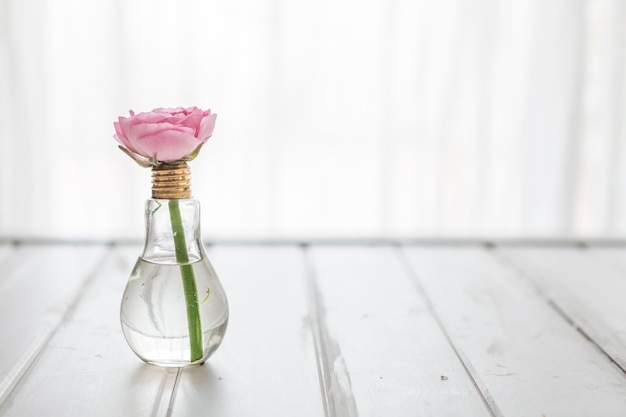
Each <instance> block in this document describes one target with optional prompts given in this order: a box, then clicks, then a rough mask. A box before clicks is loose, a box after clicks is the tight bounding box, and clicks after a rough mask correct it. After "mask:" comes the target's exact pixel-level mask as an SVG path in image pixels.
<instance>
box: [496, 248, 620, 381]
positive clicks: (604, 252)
mask: <svg viewBox="0 0 626 417" xmlns="http://www.w3.org/2000/svg"><path fill="white" fill-rule="evenodd" d="M500 252H501V253H502V255H503V256H504V257H505V258H506V259H508V260H509V261H510V262H511V263H512V264H513V265H515V267H516V268H518V269H519V270H520V271H522V273H523V274H524V276H526V277H527V278H528V279H529V280H530V281H531V282H532V283H533V284H534V285H535V286H536V287H537V288H538V290H539V291H540V293H541V294H542V295H543V296H544V297H545V298H546V299H548V300H550V301H551V302H552V303H554V304H555V306H556V307H557V308H558V309H559V310H560V311H561V312H562V313H563V314H564V315H565V316H567V317H568V319H569V320H572V322H573V323H574V324H575V325H576V326H577V327H578V328H579V329H580V330H581V331H582V332H584V334H585V335H587V336H588V337H590V338H591V339H592V340H593V341H594V342H595V343H597V344H598V345H599V347H600V348H601V349H602V350H603V351H604V352H606V354H607V355H609V356H610V357H611V358H612V359H613V360H614V361H615V362H616V363H617V364H619V366H620V367H621V368H622V369H623V370H626V301H625V300H624V296H625V295H626V249H624V248H602V249H601V248H595V249H593V248H591V249H586V248H552V249H542V250H537V249H534V248H509V249H504V250H502V251H500Z"/></svg>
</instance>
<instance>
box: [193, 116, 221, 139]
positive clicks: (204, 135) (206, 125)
mask: <svg viewBox="0 0 626 417" xmlns="http://www.w3.org/2000/svg"><path fill="white" fill-rule="evenodd" d="M210 112H211V111H210V110H209V115H208V116H206V117H205V118H204V119H202V122H200V131H199V132H198V135H197V136H198V139H199V140H200V141H202V142H206V141H207V140H209V138H210V137H211V136H212V135H213V130H214V129H215V119H217V113H214V114H210Z"/></svg>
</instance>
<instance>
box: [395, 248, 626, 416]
mask: <svg viewBox="0 0 626 417" xmlns="http://www.w3.org/2000/svg"><path fill="white" fill-rule="evenodd" d="M405 253H406V255H407V257H408V260H409V262H410V265H411V266H412V268H413V270H414V274H415V278H416V282H417V283H418V285H419V286H421V287H422V288H423V290H424V292H425V293H426V294H427V295H428V297H429V299H430V300H431V302H432V304H433V305H434V308H435V310H436V312H437V314H438V316H439V317H440V319H441V321H442V323H444V324H445V327H446V330H447V332H448V334H449V335H450V338H451V340H452V341H453V343H454V344H455V346H456V348H457V350H458V351H459V352H460V354H461V356H462V357H464V358H465V361H466V362H467V363H468V367H469V368H470V369H471V370H472V373H473V374H474V376H475V378H476V380H477V384H478V385H479V386H480V387H481V389H482V390H483V391H484V392H485V396H486V398H488V400H489V401H490V403H492V406H493V407H494V409H495V410H496V412H497V414H498V415H502V416H507V417H509V416H511V417H513V416H520V417H522V416H543V415H545V416H569V417H575V416H590V415H599V416H620V415H626V377H625V375H624V373H623V372H622V371H621V370H620V369H619V368H618V367H617V366H615V365H614V363H612V362H611V361H609V360H608V358H607V357H606V356H605V355H604V354H603V353H602V352H600V351H599V350H598V349H597V348H596V347H595V346H594V345H593V344H592V343H589V341H588V340H587V339H586V338H585V337H584V336H583V335H581V334H580V333H579V332H578V331H577V330H576V329H575V327H573V326H572V325H571V324H569V323H568V322H567V321H566V320H564V319H563V317H561V316H560V315H559V314H558V313H557V312H556V311H555V310H554V309H553V308H552V307H551V306H549V305H548V303H547V302H546V300H545V299H544V298H542V297H541V296H539V295H538V294H537V292H536V289H535V288H533V287H532V286H531V285H529V284H528V282H527V281H526V280H525V279H523V278H521V277H520V276H519V275H518V274H516V273H515V272H514V271H513V270H512V269H511V268H509V267H506V266H504V264H503V263H502V262H500V261H499V260H497V259H496V258H495V257H493V256H491V255H490V254H489V253H488V251H487V250H484V249H477V248H462V249H460V248H438V249H432V248H407V249H406V250H405Z"/></svg>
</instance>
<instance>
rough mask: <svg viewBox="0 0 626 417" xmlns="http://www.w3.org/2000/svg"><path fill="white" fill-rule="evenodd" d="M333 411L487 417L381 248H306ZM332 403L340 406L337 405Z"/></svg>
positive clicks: (405, 277)
mask: <svg viewBox="0 0 626 417" xmlns="http://www.w3.org/2000/svg"><path fill="white" fill-rule="evenodd" d="M310 257H311V262H310V266H311V274H312V278H313V280H314V281H313V283H314V286H315V288H314V289H313V291H317V292H318V296H317V297H316V300H315V301H316V303H317V304H318V309H319V314H318V315H319V321H320V324H319V327H320V338H321V339H322V341H321V342H322V345H323V346H322V350H323V352H322V353H324V354H325V355H326V357H325V358H323V359H324V360H325V361H326V362H327V366H328V370H329V373H331V377H330V378H329V380H330V381H329V384H328V385H329V388H330V389H332V392H331V393H330V394H331V395H330V396H329V397H330V398H331V399H332V398H337V397H339V398H341V397H344V398H346V401H344V403H345V402H347V403H348V404H340V406H336V407H335V410H332V408H331V411H334V415H337V416H343V415H349V413H352V412H354V410H352V409H351V408H350V407H349V405H350V404H349V401H347V399H349V397H350V396H352V398H353V401H354V405H355V409H356V411H357V412H358V415H359V416H408V415H429V416H460V415H467V416H489V415H490V411H489V409H488V407H487V405H486V404H485V402H484V400H483V399H482V397H481V395H480V393H479V392H478V390H477V389H476V387H475V385H474V384H473V382H472V379H471V377H470V376H469V375H468V373H467V371H466V370H465V369H464V367H463V364H462V363H461V361H460V360H459V358H458V357H457V356H456V354H455V352H454V350H453V349H452V347H451V346H450V344H449V342H448V341H447V339H446V336H445V335H444V333H443V332H442V330H441V328H440V327H439V325H438V323H437V321H436V320H435V318H434V317H433V316H432V314H431V312H430V310H429V308H428V306H427V305H426V304H425V303H424V301H423V299H421V297H420V295H419V293H418V292H417V291H416V289H415V287H414V286H413V283H412V282H411V279H410V276H409V274H408V272H407V268H406V265H404V264H402V262H401V258H400V257H399V256H398V253H397V252H395V251H394V250H393V249H391V248H389V247H313V248H312V249H311V250H310ZM340 407H343V409H341V408H340Z"/></svg>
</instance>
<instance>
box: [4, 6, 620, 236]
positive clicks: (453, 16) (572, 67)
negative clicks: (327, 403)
mask: <svg viewBox="0 0 626 417" xmlns="http://www.w3.org/2000/svg"><path fill="white" fill-rule="evenodd" d="M192 105H197V106H199V107H202V108H211V109H212V110H213V111H214V112H216V113H218V119H217V127H216V130H215V133H214V136H213V138H212V139H211V140H210V141H209V142H208V143H207V145H206V146H205V147H204V149H203V151H202V153H201V155H200V157H199V158H198V159H196V160H195V161H193V162H192V163H191V169H192V172H193V187H194V188H193V191H194V196H195V197H196V198H197V199H198V200H200V201H201V203H202V205H203V229H204V231H203V233H204V237H205V238H209V239H210V238H216V237H217V238H240V237H303V236H304V237H320V236H323V237H347V236H351V237H355V236H356V237H373V236H374V237H411V236H417V237H419V236H473V235H480V236H557V235H558V236H564V235H585V236H589V235H593V236H619V235H624V234H625V233H626V147H625V145H626V2H624V1H623V0H586V1H584V0H525V1H519V0H471V1H468V0H444V1H442V0H366V1H363V0H360V1H357V0H317V1H288V0H233V1H221V2H217V1H201V0H197V1H193V0H181V1H177V2H171V1H164V0H156V1H155V0H123V1H122V0H116V1H113V0H109V1H94V0H0V236H5V237H52V238H110V237H131V238H140V237H141V236H142V234H143V201H144V200H145V199H146V198H149V195H150V172H149V170H147V169H142V168H140V167H139V166H137V165H135V164H134V163H133V162H132V161H131V160H130V159H129V158H128V157H127V156H125V155H124V154H123V153H122V152H120V151H119V150H118V149H117V143H116V142H115V141H114V139H113V138H112V135H113V133H114V130H113V121H114V120H116V118H117V116H118V115H126V114H127V112H128V110H129V109H133V110H135V111H136V112H139V111H148V110H151V109H152V108H154V107H174V106H192Z"/></svg>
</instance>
